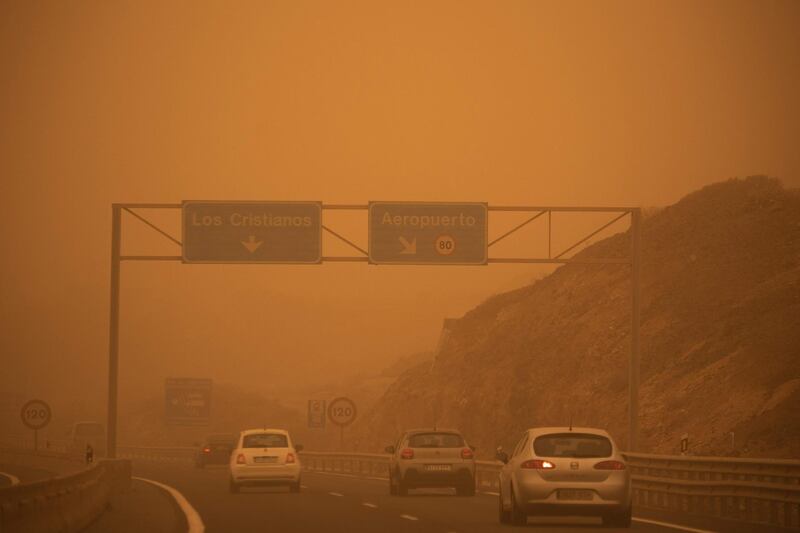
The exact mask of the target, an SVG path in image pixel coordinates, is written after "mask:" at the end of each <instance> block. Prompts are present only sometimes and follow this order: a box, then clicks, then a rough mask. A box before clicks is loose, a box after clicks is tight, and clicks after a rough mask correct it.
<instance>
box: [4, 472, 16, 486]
mask: <svg viewBox="0 0 800 533" xmlns="http://www.w3.org/2000/svg"><path fill="white" fill-rule="evenodd" d="M0 476H3V477H7V478H8V480H9V481H10V482H11V486H12V487H13V486H14V485H19V478H18V477H17V476H15V475H14V474H8V473H6V472H0Z"/></svg>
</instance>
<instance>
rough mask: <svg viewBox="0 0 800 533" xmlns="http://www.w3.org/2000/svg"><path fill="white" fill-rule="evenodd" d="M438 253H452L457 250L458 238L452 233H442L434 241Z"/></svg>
mask: <svg viewBox="0 0 800 533" xmlns="http://www.w3.org/2000/svg"><path fill="white" fill-rule="evenodd" d="M434 246H435V247H436V253H437V254H439V255H450V254H452V253H453V252H455V251H456V240H455V239H454V238H453V237H452V235H440V236H439V237H438V238H437V239H436V242H435V243H434Z"/></svg>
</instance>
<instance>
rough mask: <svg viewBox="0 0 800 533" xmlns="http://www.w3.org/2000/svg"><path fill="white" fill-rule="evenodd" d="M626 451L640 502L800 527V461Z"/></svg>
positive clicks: (645, 505)
mask: <svg viewBox="0 0 800 533" xmlns="http://www.w3.org/2000/svg"><path fill="white" fill-rule="evenodd" d="M625 456H626V459H627V460H628V464H629V466H630V468H631V474H632V479H633V498H634V504H635V505H640V506H643V507H653V508H659V509H669V510H675V511H681V512H686V513H693V514H703V515H711V516H716V517H720V518H726V519H730V520H737V521H742V522H756V523H764V524H770V525H775V526H782V527H786V528H795V529H800V461H792V460H780V459H738V458H728V457H692V456H680V455H678V456H671V455H650V454H642V453H627V454H625Z"/></svg>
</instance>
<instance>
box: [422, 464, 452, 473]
mask: <svg viewBox="0 0 800 533" xmlns="http://www.w3.org/2000/svg"><path fill="white" fill-rule="evenodd" d="M452 469H453V467H452V465H425V470H427V471H428V472H449V471H450V470H452Z"/></svg>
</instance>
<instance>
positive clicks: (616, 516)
mask: <svg viewBox="0 0 800 533" xmlns="http://www.w3.org/2000/svg"><path fill="white" fill-rule="evenodd" d="M603 525H604V526H606V527H621V528H628V527H631V508H630V507H628V508H627V509H625V510H624V511H621V512H618V513H613V514H608V515H603Z"/></svg>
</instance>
